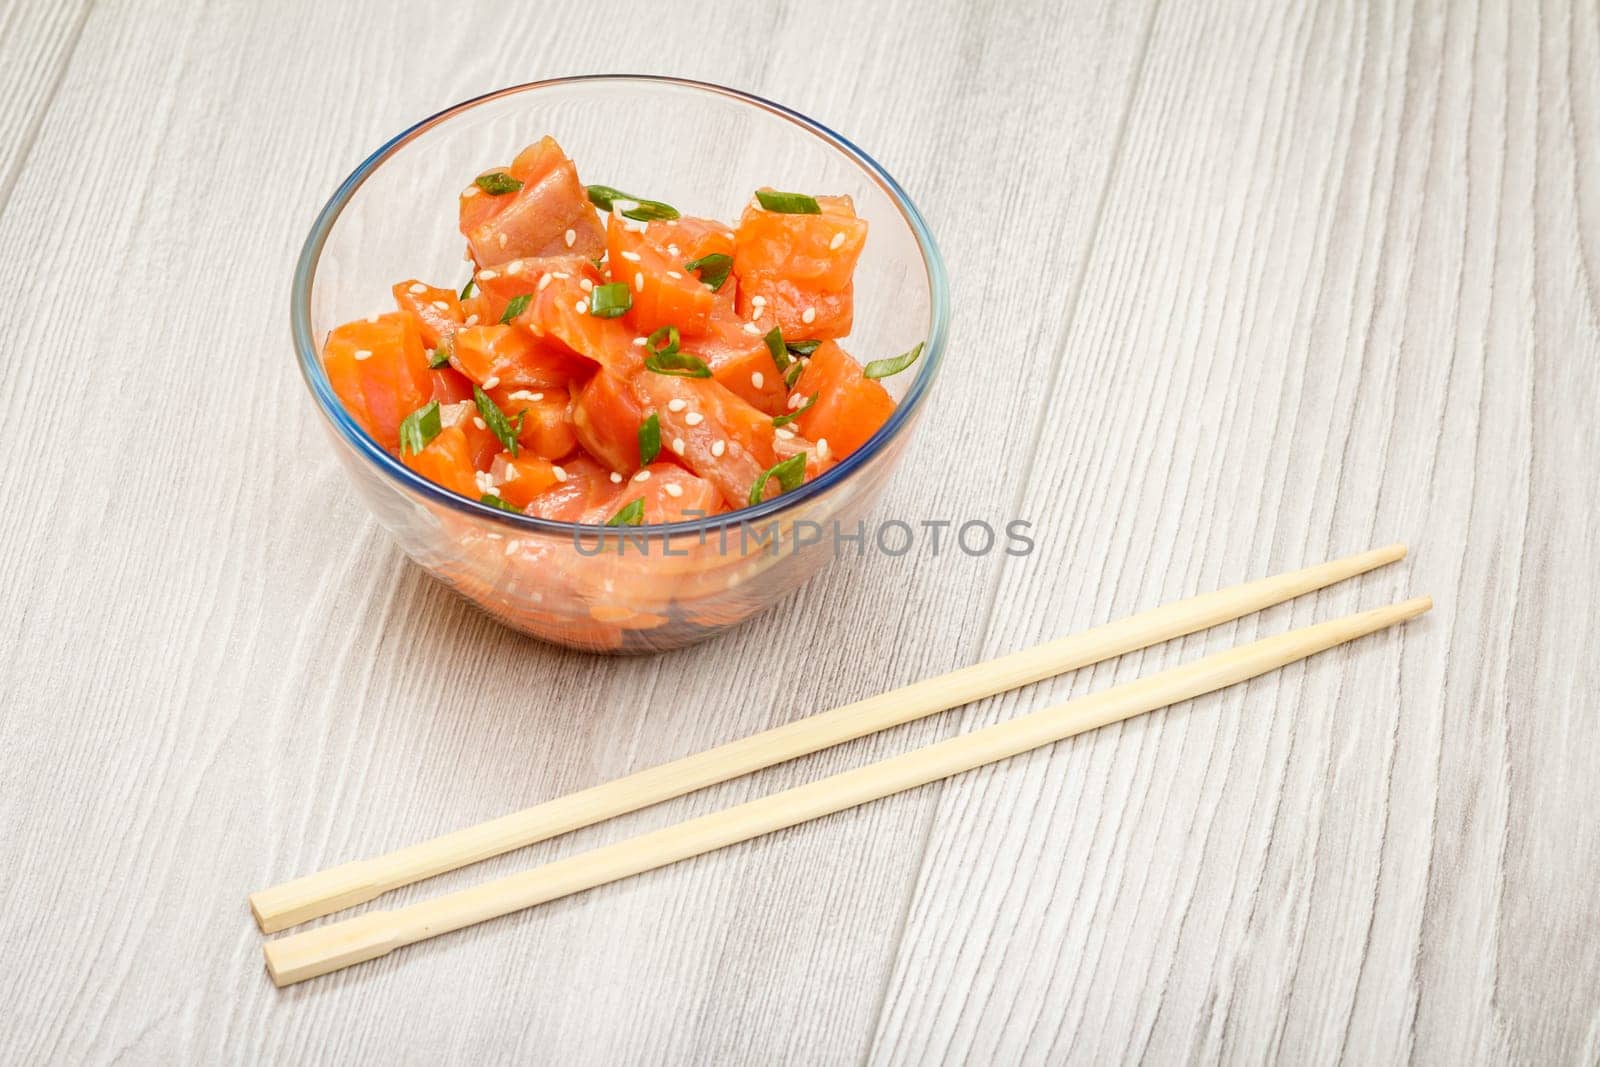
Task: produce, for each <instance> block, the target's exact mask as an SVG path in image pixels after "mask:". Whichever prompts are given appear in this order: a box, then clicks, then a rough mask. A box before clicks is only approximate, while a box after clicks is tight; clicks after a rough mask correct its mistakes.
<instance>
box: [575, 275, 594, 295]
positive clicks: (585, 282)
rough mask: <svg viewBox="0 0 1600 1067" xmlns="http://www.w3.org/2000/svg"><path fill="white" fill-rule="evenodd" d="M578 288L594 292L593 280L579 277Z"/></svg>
mask: <svg viewBox="0 0 1600 1067" xmlns="http://www.w3.org/2000/svg"><path fill="white" fill-rule="evenodd" d="M578 288H579V289H582V290H583V291H584V292H586V293H592V292H594V282H591V281H590V280H589V279H588V278H580V279H578Z"/></svg>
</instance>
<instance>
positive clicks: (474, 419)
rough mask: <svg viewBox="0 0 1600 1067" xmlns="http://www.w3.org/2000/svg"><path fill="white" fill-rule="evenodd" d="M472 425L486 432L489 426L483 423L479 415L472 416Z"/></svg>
mask: <svg viewBox="0 0 1600 1067" xmlns="http://www.w3.org/2000/svg"><path fill="white" fill-rule="evenodd" d="M472 425H474V426H476V427H477V428H478V429H480V430H487V429H488V428H489V424H488V423H486V422H484V421H483V417H482V416H480V415H474V416H472Z"/></svg>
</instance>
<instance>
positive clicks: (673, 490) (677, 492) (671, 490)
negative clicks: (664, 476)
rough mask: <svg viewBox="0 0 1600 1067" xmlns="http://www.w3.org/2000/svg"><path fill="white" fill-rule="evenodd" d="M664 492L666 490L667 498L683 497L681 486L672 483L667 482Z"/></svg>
mask: <svg viewBox="0 0 1600 1067" xmlns="http://www.w3.org/2000/svg"><path fill="white" fill-rule="evenodd" d="M666 490H667V495H668V496H682V495H683V486H681V485H675V484H673V483H672V482H668V483H667V485H666Z"/></svg>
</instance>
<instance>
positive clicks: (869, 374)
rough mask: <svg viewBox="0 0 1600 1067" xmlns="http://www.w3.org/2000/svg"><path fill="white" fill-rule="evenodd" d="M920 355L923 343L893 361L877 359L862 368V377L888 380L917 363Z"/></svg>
mask: <svg viewBox="0 0 1600 1067" xmlns="http://www.w3.org/2000/svg"><path fill="white" fill-rule="evenodd" d="M920 355H922V342H920V341H919V342H918V343H917V347H915V348H913V349H912V350H911V351H909V352H902V353H900V354H899V355H898V356H895V357H894V358H892V359H875V360H873V361H872V362H871V363H868V364H867V365H866V366H865V367H862V368H861V376H862V377H864V378H887V377H889V375H891V374H899V373H900V372H901V371H903V370H905V369H906V368H907V367H909V366H911V364H913V363H915V362H916V361H917V357H918V356H920Z"/></svg>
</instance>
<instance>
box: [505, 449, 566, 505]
mask: <svg viewBox="0 0 1600 1067" xmlns="http://www.w3.org/2000/svg"><path fill="white" fill-rule="evenodd" d="M489 476H490V478H491V479H492V480H493V481H494V484H495V488H496V489H497V490H498V491H499V493H500V499H502V500H504V501H505V502H506V503H507V504H510V505H511V506H512V507H514V508H518V509H522V508H526V507H527V506H528V505H529V504H530V503H532V502H533V499H534V498H535V497H537V496H538V495H539V494H540V493H543V492H544V491H545V490H546V489H549V488H551V487H552V486H555V485H559V484H560V483H559V481H558V480H557V479H556V473H555V467H554V465H553V464H551V462H550V461H549V460H547V459H542V458H540V457H539V456H532V455H529V454H528V453H526V452H519V453H518V454H517V456H516V458H515V459H513V458H512V456H511V453H509V452H501V453H498V454H497V455H496V456H495V457H494V462H493V463H491V464H490V466H489Z"/></svg>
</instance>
